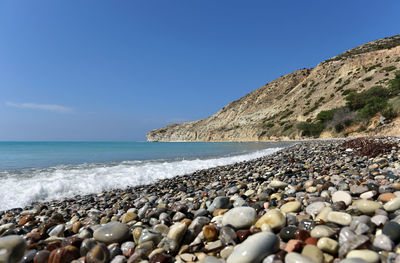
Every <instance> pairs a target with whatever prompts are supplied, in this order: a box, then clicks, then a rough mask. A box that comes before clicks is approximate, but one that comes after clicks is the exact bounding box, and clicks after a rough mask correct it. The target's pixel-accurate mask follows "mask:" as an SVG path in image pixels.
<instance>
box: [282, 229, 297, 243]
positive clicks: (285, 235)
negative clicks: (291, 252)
mask: <svg viewBox="0 0 400 263" xmlns="http://www.w3.org/2000/svg"><path fill="white" fill-rule="evenodd" d="M297 230H298V228H297V227H295V226H286V227H284V228H282V229H281V231H280V232H279V236H280V237H281V239H282V240H283V241H284V242H287V241H289V240H290V239H294V237H295V234H296V232H297Z"/></svg>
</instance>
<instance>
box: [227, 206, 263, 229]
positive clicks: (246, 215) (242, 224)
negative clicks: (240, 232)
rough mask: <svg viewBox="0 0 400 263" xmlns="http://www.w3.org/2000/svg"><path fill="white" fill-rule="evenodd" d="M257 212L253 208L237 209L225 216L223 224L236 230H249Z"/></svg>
mask: <svg viewBox="0 0 400 263" xmlns="http://www.w3.org/2000/svg"><path fill="white" fill-rule="evenodd" d="M256 215H257V212H256V210H255V209H254V208H252V207H244V206H243V207H235V208H232V209H231V210H229V211H228V212H227V213H225V214H224V217H223V219H222V224H223V225H224V226H227V225H230V226H232V227H234V228H236V229H241V228H249V227H250V226H251V225H252V224H253V223H254V221H255V219H256Z"/></svg>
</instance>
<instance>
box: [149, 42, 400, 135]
mask: <svg viewBox="0 0 400 263" xmlns="http://www.w3.org/2000/svg"><path fill="white" fill-rule="evenodd" d="M399 69H400V35H397V36H393V37H389V38H385V39H380V40H376V41H372V42H369V43H367V44H364V45H362V46H359V47H356V48H353V49H350V50H348V51H346V52H344V53H342V54H340V55H338V56H336V57H333V58H331V59H329V60H326V61H324V62H322V63H320V64H319V65H317V66H316V67H315V68H312V69H301V70H297V71H295V72H293V73H290V74H288V75H285V76H282V77H280V78H278V79H276V80H273V81H271V82H269V83H267V84H266V85H264V86H263V87H261V88H259V89H257V90H255V91H253V92H251V93H249V94H247V95H246V96H244V97H242V98H241V99H239V100H237V101H233V102H231V103H229V104H228V105H226V106H225V107H223V108H222V109H221V110H220V111H218V112H217V113H216V114H214V115H212V116H210V117H208V118H205V119H203V120H198V121H193V122H187V123H181V124H173V125H169V126H166V127H164V128H161V129H156V130H153V131H151V132H149V133H148V134H147V139H148V141H264V140H274V139H300V138H304V136H303V135H304V133H302V132H301V131H300V130H299V129H298V127H297V125H296V124H298V123H299V122H305V121H308V122H311V121H312V120H315V119H316V117H317V114H318V113H319V112H321V111H326V110H331V109H333V108H338V107H341V106H345V105H346V100H345V97H346V95H348V94H349V93H350V92H362V91H363V90H367V89H369V88H371V87H373V86H377V85H381V86H383V87H385V86H387V85H389V82H390V80H391V79H393V78H395V74H396V72H397V71H398V70H399ZM394 103H400V101H399V100H398V99H397V100H396V99H394ZM394 106H395V110H397V108H396V105H394ZM375 119H376V118H375ZM373 123H376V121H375V122H373V118H372V119H371V120H369V121H368V122H367V123H365V122H364V123H363V125H364V126H365V128H364V129H359V126H360V125H359V124H357V125H353V127H352V126H351V125H350V126H349V127H346V130H345V132H346V133H345V135H346V136H347V135H350V136H357V135H365V134H373V135H376V134H382V135H400V130H399V127H400V120H399V118H393V119H392V120H391V121H390V123H387V124H385V125H383V126H379V125H376V124H373ZM364 126H363V127H364ZM356 128H358V129H356ZM320 136H321V137H335V136H337V137H342V136H343V132H341V133H340V132H335V131H334V129H331V130H329V129H326V130H325V131H324V132H322V133H321V134H320Z"/></svg>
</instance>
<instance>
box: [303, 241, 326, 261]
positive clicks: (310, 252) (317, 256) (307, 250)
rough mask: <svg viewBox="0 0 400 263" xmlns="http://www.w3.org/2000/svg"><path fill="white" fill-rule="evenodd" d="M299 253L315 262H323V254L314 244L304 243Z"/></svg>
mask: <svg viewBox="0 0 400 263" xmlns="http://www.w3.org/2000/svg"><path fill="white" fill-rule="evenodd" d="M301 254H302V255H303V256H306V257H308V258H310V259H311V260H312V261H314V262H316V263H324V254H323V253H322V251H321V250H320V249H319V248H318V247H316V246H314V245H305V246H304V248H303V250H302V251H301Z"/></svg>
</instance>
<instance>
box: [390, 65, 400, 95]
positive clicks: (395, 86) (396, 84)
mask: <svg viewBox="0 0 400 263" xmlns="http://www.w3.org/2000/svg"><path fill="white" fill-rule="evenodd" d="M389 92H390V95H391V96H397V95H399V94H400V71H396V72H395V78H394V79H391V80H390V81H389Z"/></svg>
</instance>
